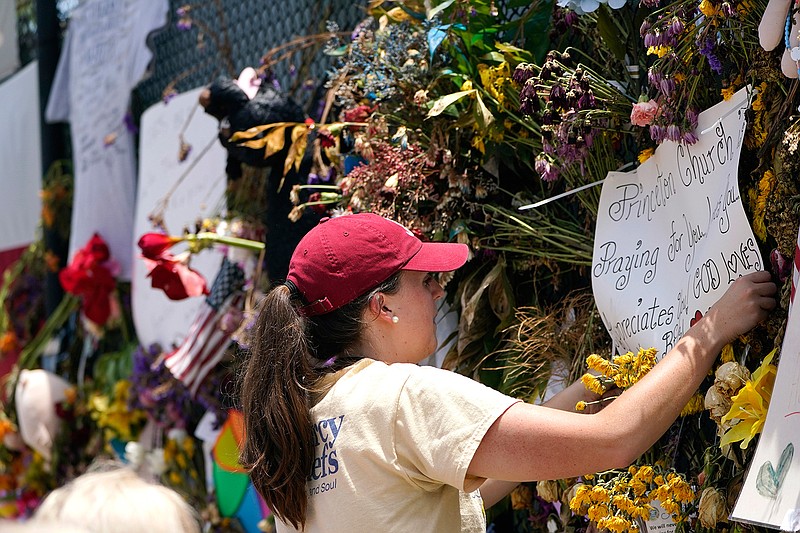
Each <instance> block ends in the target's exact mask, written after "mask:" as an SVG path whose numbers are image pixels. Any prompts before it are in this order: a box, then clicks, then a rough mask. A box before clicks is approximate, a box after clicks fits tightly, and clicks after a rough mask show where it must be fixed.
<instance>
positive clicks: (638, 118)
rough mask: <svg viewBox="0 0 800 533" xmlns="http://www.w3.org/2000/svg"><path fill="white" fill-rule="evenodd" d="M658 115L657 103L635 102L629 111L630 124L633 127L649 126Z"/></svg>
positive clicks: (653, 101)
mask: <svg viewBox="0 0 800 533" xmlns="http://www.w3.org/2000/svg"><path fill="white" fill-rule="evenodd" d="M656 113H658V103H657V102H656V101H655V100H650V101H649V102H636V103H635V104H633V109H632V110H631V124H633V125H634V126H649V125H650V124H652V122H653V119H654V118H655V117H656Z"/></svg>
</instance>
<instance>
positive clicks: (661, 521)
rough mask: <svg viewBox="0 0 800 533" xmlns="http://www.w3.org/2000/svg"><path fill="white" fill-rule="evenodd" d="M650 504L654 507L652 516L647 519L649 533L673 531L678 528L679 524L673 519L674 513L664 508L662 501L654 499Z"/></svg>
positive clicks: (668, 532)
mask: <svg viewBox="0 0 800 533" xmlns="http://www.w3.org/2000/svg"><path fill="white" fill-rule="evenodd" d="M650 506H651V507H652V509H651V510H650V516H649V517H647V520H646V521H645V526H646V527H647V533H673V532H674V531H675V530H677V529H678V524H676V523H675V522H674V521H673V520H672V515H671V514H670V513H668V512H667V511H665V510H664V508H663V507H662V506H661V502H659V501H658V500H653V501H652V502H650Z"/></svg>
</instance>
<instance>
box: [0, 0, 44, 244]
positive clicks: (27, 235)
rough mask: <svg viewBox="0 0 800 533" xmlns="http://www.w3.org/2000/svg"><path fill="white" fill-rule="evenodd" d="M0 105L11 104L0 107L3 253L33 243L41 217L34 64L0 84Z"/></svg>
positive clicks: (40, 145) (36, 66) (39, 142)
mask: <svg viewBox="0 0 800 533" xmlns="http://www.w3.org/2000/svg"><path fill="white" fill-rule="evenodd" d="M12 7H13V4H12ZM0 102H8V103H10V104H12V105H3V106H0V124H2V125H3V130H2V132H0V139H2V142H0V169H2V170H1V171H0V190H2V191H3V194H2V195H0V251H4V250H10V249H13V248H17V247H21V246H27V245H28V244H30V243H31V242H33V241H34V240H35V239H36V230H37V228H38V227H39V223H40V221H41V216H42V202H41V199H40V198H39V191H41V189H42V144H41V134H40V127H39V119H38V117H39V73H38V63H37V62H36V61H34V62H32V63H29V64H28V65H26V66H25V68H23V69H22V70H20V71H19V72H18V73H16V74H15V75H14V76H12V77H11V78H9V79H8V80H6V81H5V82H3V84H2V85H0Z"/></svg>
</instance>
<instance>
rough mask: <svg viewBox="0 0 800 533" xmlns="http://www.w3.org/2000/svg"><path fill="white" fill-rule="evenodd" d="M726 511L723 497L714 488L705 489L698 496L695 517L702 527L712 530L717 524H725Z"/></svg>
mask: <svg viewBox="0 0 800 533" xmlns="http://www.w3.org/2000/svg"><path fill="white" fill-rule="evenodd" d="M727 516H728V510H727V508H726V505H725V497H724V496H723V494H722V493H721V492H720V491H718V490H717V489H715V488H714V487H706V488H705V489H704V490H703V493H702V494H701V495H700V503H699V504H698V510H697V517H698V518H699V519H700V523H701V524H702V525H703V527H707V528H709V529H714V528H716V527H717V522H727Z"/></svg>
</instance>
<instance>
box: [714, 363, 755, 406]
mask: <svg viewBox="0 0 800 533" xmlns="http://www.w3.org/2000/svg"><path fill="white" fill-rule="evenodd" d="M714 375H715V377H714V385H715V386H716V387H717V388H718V389H719V391H720V392H721V393H722V394H725V395H727V396H729V397H730V396H733V395H734V394H736V393H737V392H738V391H739V389H741V388H742V387H743V386H744V384H745V383H747V380H749V379H750V371H749V370H747V368H745V367H744V366H742V365H740V364H739V363H737V362H735V361H731V362H730V363H725V364H723V365H720V367H719V368H718V369H717V371H716V372H715V374H714Z"/></svg>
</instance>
